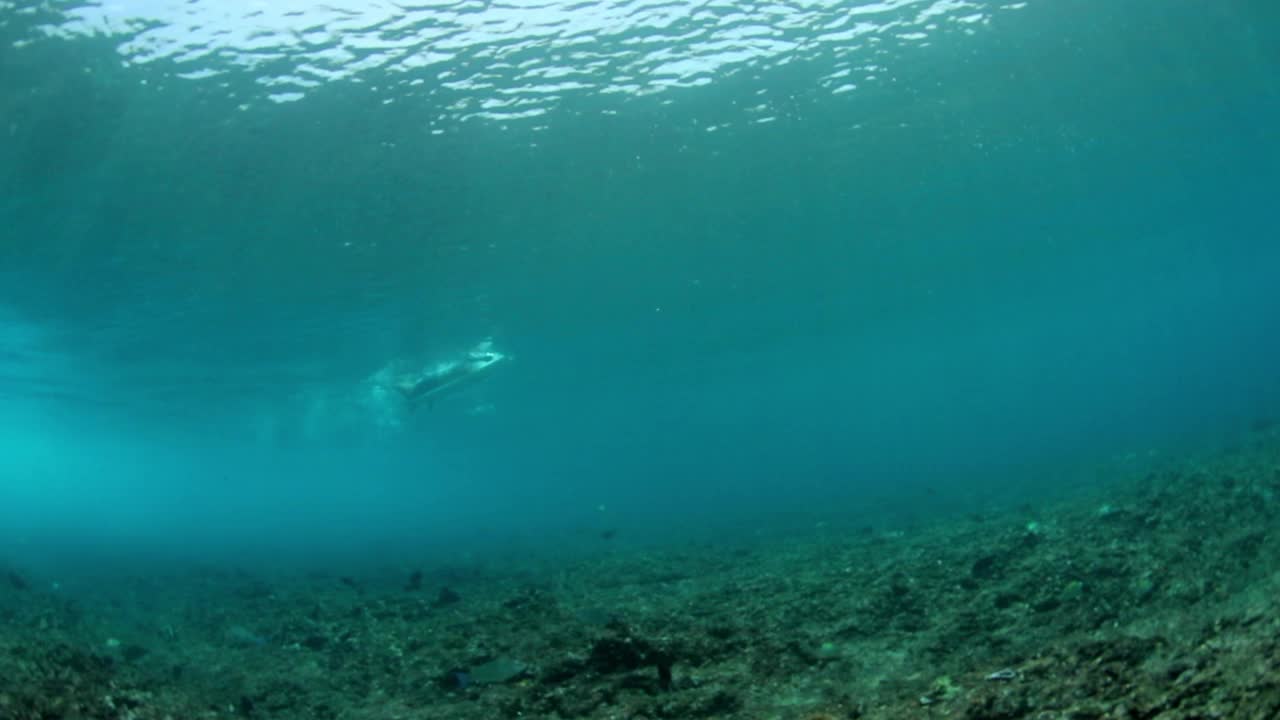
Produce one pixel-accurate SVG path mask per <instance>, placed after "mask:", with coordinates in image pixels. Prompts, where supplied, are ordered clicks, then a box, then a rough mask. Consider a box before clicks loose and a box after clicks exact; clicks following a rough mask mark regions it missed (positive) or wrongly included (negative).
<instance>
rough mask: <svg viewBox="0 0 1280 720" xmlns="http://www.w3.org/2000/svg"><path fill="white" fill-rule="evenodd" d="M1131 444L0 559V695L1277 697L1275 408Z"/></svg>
mask: <svg viewBox="0 0 1280 720" xmlns="http://www.w3.org/2000/svg"><path fill="white" fill-rule="evenodd" d="M1124 467H1127V468H1128V469H1121V470H1116V471H1114V472H1113V473H1112V476H1109V477H1107V478H1106V479H1105V482H1100V483H1099V482H1091V483H1086V484H1084V485H1082V486H1080V487H1078V488H1077V489H1076V490H1074V491H1071V492H1067V493H1063V494H1060V495H1059V496H1058V497H1057V498H1056V499H1055V500H1054V501H1053V502H1052V503H1047V504H1043V505H1040V506H1036V507H1030V506H1022V507H1011V508H1010V509H1008V510H1001V511H995V512H989V513H986V514H984V515H982V516H977V515H968V516H965V517H951V518H950V519H942V520H938V521H935V522H932V523H929V524H926V525H923V526H917V527H914V528H911V529H909V530H892V529H885V528H880V529H876V528H869V529H861V530H858V529H855V528H853V527H850V528H849V529H848V530H847V531H846V530H835V529H832V528H825V529H823V530H822V531H821V532H816V531H815V532H812V533H806V534H802V535H796V536H793V537H790V538H785V539H777V540H771V541H769V542H761V543H756V544H752V545H741V544H739V545H732V544H725V545H724V546H723V547H721V546H717V545H716V544H714V543H713V544H710V545H705V544H698V545H696V546H683V547H680V548H674V549H668V550H662V551H656V550H654V549H652V548H650V549H639V548H636V549H634V550H626V549H625V544H622V545H618V544H617V542H620V541H615V547H616V549H614V550H611V551H610V552H608V553H605V554H601V555H598V556H596V557H593V558H591V559H578V560H575V561H572V562H568V563H564V564H562V565H561V566H559V567H556V566H554V565H551V564H545V565H542V566H539V567H537V568H536V569H534V568H530V569H527V570H526V571H524V572H523V573H520V574H518V575H516V574H512V573H503V572H498V571H495V570H492V569H488V570H468V569H466V568H461V569H460V568H456V567H455V568H450V569H433V568H423V569H422V571H421V572H416V573H410V572H405V573H403V574H401V575H399V576H397V577H395V578H381V579H379V578H351V577H346V578H344V577H325V576H319V575H315V574H311V575H308V576H306V577H296V578H291V579H283V580H282V579H279V578H276V577H272V578H265V577H254V576H252V575H248V574H245V573H237V572H226V571H222V572H216V571H211V570H207V571H200V570H192V571H191V572H190V573H188V574H186V575H184V576H183V577H182V578H167V579H166V578H164V577H154V576H152V577H137V578H120V579H118V581H117V583H118V584H119V585H121V586H122V587H124V588H125V590H126V591H127V592H123V593H122V592H121V591H120V590H119V589H118V588H117V589H116V591H114V592H113V593H112V597H113V598H115V599H114V600H112V601H110V602H108V601H106V600H105V599H103V600H99V601H96V602H95V601H90V600H87V599H81V600H72V599H70V598H68V597H66V596H65V595H64V594H63V593H62V591H59V590H58V589H56V588H54V587H53V586H52V585H51V583H50V582H49V579H48V578H42V577H39V576H38V575H37V574H35V573H34V572H31V571H24V569H23V568H22V567H21V566H13V567H5V568H0V581H2V582H0V718H3V720H37V719H38V720H87V719H101V720H107V719H120V720H124V719H129V718H138V719H150V718H157V719H158V718H173V719H174V720H183V719H186V718H192V719H195V718H280V719H289V720H293V719H298V720H302V719H306V720H326V719H329V718H334V719H338V718H343V719H346V718H350V719H352V720H357V719H358V720H366V719H367V720H375V719H376V720H394V719H397V718H450V719H453V720H472V719H474V720H502V719H504V718H596V719H600V720H603V719H606V718H609V719H614V718H616V719H619V720H623V719H631V720H640V719H642V718H645V719H656V718H751V719H759V720H766V719H771V718H777V719H779V720H791V719H801V720H803V719H809V720H817V719H818V718H824V719H825V718H868V719H871V718H885V719H888V718H929V717H953V718H988V719H993V720H994V719H1010V720H1012V719H1013V718H1029V719H1031V718H1034V719H1035V720H1050V719H1057V718H1071V719H1073V720H1083V719H1087V718H1117V719H1118V718H1162V719H1168V720H1172V719H1174V718H1188V719H1189V718H1258V719H1259V720H1263V719H1265V720H1271V719H1274V718H1280V611H1278V610H1280V532H1277V528H1278V522H1280V432H1277V431H1276V430H1275V429H1272V428H1268V427H1262V426H1260V427H1258V428H1255V430H1254V432H1253V433H1252V434H1250V435H1249V436H1248V437H1247V438H1246V439H1244V440H1242V441H1241V442H1240V443H1239V444H1238V445H1237V446H1235V447H1233V448H1230V449H1226V450H1218V451H1214V452H1213V453H1206V454H1201V455H1198V456H1194V457H1190V456H1189V457H1184V458H1179V459H1176V460H1166V461H1162V462H1159V463H1154V464H1146V466H1144V467H1142V468H1141V469H1139V468H1138V467H1137V465H1135V464H1130V465H1127V466H1125V465H1123V464H1122V468H1124ZM130 595H131V596H132V599H131V600H130V599H128V598H129V597H130ZM121 597H124V598H126V599H125V600H121V599H120V598H121Z"/></svg>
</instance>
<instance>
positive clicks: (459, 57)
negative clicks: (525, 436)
mask: <svg viewBox="0 0 1280 720" xmlns="http://www.w3.org/2000/svg"><path fill="white" fill-rule="evenodd" d="M1026 5H1027V3H1025V2H1016V3H987V2H964V1H957V0H889V1H888V2H874V3H858V2H776V3H769V2H762V3H754V2H747V3H744V2H517V3H505V2H479V1H475V2H439V3H427V4H395V3H381V2H359V3H346V4H342V3H312V2H297V1H292V2H226V3H214V2H170V3H164V2H138V1H130V2H116V3H101V4H89V5H84V6H81V7H78V8H74V9H70V10H68V11H67V12H66V17H65V18H63V19H61V20H60V22H58V23H56V24H51V25H47V26H45V27H44V30H45V32H46V33H48V34H50V35H54V36H60V37H75V36H84V35H102V34H105V35H108V36H111V37H112V38H113V41H115V42H117V48H118V50H119V52H120V54H121V55H122V56H123V57H125V58H127V59H128V61H129V62H131V63H152V62H165V63H168V64H171V68H172V72H173V73H174V75H175V76H177V77H182V78H188V79H208V78H218V77H225V76H227V75H235V74H237V73H240V72H244V71H249V72H252V73H253V74H254V75H255V76H256V77H255V80H256V82H257V83H258V84H259V85H260V86H261V89H260V92H257V93H245V97H244V98H243V99H244V100H245V102H252V101H254V100H257V99H259V98H260V97H261V96H265V97H266V98H268V99H270V100H273V101H277V102H288V101H294V100H300V99H302V98H304V97H306V95H307V93H308V92H309V91H311V90H313V89H315V88H317V87H320V86H322V85H324V84H325V83H329V82H332V81H335V80H354V81H360V82H363V83H367V84H369V85H371V86H374V87H375V88H376V92H377V94H378V95H379V96H380V97H381V98H382V100H383V101H384V102H394V101H396V100H398V99H405V98H408V97H420V96H421V97H429V98H432V99H434V100H435V101H436V102H438V103H440V105H441V107H442V108H446V110H445V116H446V117H447V118H453V119H470V118H482V119H488V120H514V119H520V118H537V117H543V116H545V115H546V114H547V113H549V112H552V111H554V109H555V108H557V107H559V106H560V105H561V104H562V103H563V102H565V101H570V102H572V101H573V100H574V99H575V98H579V97H589V96H592V95H596V94H601V93H604V94H621V95H624V96H634V95H644V94H648V93H656V92H662V91H664V90H670V89H673V88H690V87H699V86H704V85H709V84H712V83H719V82H726V81H731V80H735V79H736V78H738V77H739V76H741V78H742V79H741V81H740V82H742V83H744V84H747V85H752V86H754V87H756V88H757V89H758V90H760V91H762V92H765V93H767V90H768V89H769V86H770V83H768V82H767V81H764V80H763V79H762V78H761V73H764V72H768V71H770V70H771V69H776V68H778V67H781V66H785V65H790V64H810V63H820V64H821V65H822V69H821V72H818V73H814V74H813V77H812V82H813V83H814V85H815V87H817V88H820V89H822V90H823V91H828V92H831V93H836V94H838V93H844V92H850V91H853V90H856V89H858V87H859V86H861V85H870V86H875V85H877V84H882V83H886V82H888V83H892V82H893V81H894V79H895V78H896V77H898V75H899V73H900V72H901V70H900V68H898V67H896V66H897V65H898V64H899V63H900V62H902V61H903V60H904V54H905V53H909V52H910V51H911V50H912V49H914V48H919V47H925V46H928V45H930V44H932V43H935V42H938V41H944V42H945V41H947V40H948V38H949V37H950V36H953V35H957V34H959V35H976V34H979V33H981V32H983V31H984V30H989V28H990V25H991V23H992V21H993V20H994V19H997V18H998V17H999V16H1000V15H1003V14H1005V13H1008V12H1010V11H1013V10H1017V9H1020V8H1024V7H1025V6H1026ZM775 89H776V88H775ZM779 100H780V99H779V98H774V97H767V96H766V97H762V98H760V102H759V103H758V104H756V105H754V106H752V107H744V108H742V110H743V111H744V112H745V114H744V116H742V117H741V118H738V120H739V121H753V122H768V121H770V120H773V119H776V116H777V114H778V113H780V112H785V111H786V108H785V107H783V106H780V105H779ZM544 121H545V118H544ZM713 127H714V126H713Z"/></svg>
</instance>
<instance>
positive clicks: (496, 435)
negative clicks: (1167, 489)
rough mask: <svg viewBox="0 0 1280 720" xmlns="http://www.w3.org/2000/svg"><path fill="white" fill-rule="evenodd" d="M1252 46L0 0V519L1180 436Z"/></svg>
mask: <svg viewBox="0 0 1280 720" xmlns="http://www.w3.org/2000/svg"><path fill="white" fill-rule="evenodd" d="M37 8H38V9H37ZM1278 71H1280V6H1274V5H1273V4H1271V3H1264V2H1243V1H1242V2H1222V3H1214V4H1211V5H1206V4H1205V3H1202V2H1192V1H1191V0H1145V1H1143V0H1134V1H1133V2H1126V3H1103V2H1075V3H1068V2H1052V1H1050V0H1030V1H1029V2H959V1H948V0H936V1H933V0H886V1H885V2H880V3H865V2H809V1H805V0H788V1H787V2H779V3H774V4H763V3H739V2H723V3H716V2H711V3H684V2H665V3H664V2H640V1H639V0H631V1H629V2H627V1H616V2H615V1H607V2H606V1H599V2H567V1H566V2H559V1H557V0H545V1H543V2H534V1H532V0H527V1H526V0H521V1H520V2H505V3H503V2H492V3H485V2H471V1H469V2H438V3H425V4H422V5H416V6H411V5H394V4H391V3H381V2H351V1H349V2H346V3H329V4H328V5H325V6H324V7H323V9H317V7H315V6H313V4H311V3H304V2H287V3H249V2H239V1H237V2H200V1H197V2H176V1H175V2H161V1H159V0H124V1H122V2H115V3H98V2H86V3H43V4H39V5H34V4H32V3H24V2H0V139H2V142H0V343H2V344H0V402H2V403H3V404H2V405H0V428H2V431H0V432H2V434H0V492H2V493H3V495H4V497H3V498H0V500H2V502H0V528H3V530H2V531H0V532H3V534H4V535H5V540H6V542H7V543H8V545H7V546H8V547H10V548H25V550H22V551H19V550H15V551H14V552H25V553H27V554H29V555H31V556H33V557H43V556H48V557H53V556H58V555H61V554H63V553H65V552H66V551H72V553H73V554H74V553H82V552H83V551H84V549H85V548H87V547H90V546H93V547H99V548H107V549H114V550H118V551H119V552H122V553H124V554H125V555H127V556H128V555H136V556H144V555H150V554H154V553H157V552H158V553H160V554H162V555H167V554H169V553H173V552H177V553H179V554H180V555H184V556H185V555H188V554H194V555H198V556H211V555H212V556H219V555H228V556H229V557H231V558H233V559H237V560H244V559H245V557H246V555H247V554H248V549H250V548H254V550H253V557H255V558H257V557H266V556H270V555H271V553H272V552H279V553H283V555H282V557H295V556H296V554H297V553H298V552H305V553H309V554H311V555H312V556H313V559H319V560H320V561H325V560H326V559H334V558H342V559H354V560H356V561H359V560H360V559H361V558H364V557H369V556H371V554H372V553H373V550H374V549H375V548H376V549H377V553H379V554H378V555H377V556H376V557H378V558H379V559H381V558H385V557H386V553H387V552H389V550H388V548H391V549H392V550H391V551H390V552H403V553H407V554H412V553H427V554H438V555H440V556H446V557H447V556H462V555H465V554H467V553H472V552H480V551H482V550H500V551H503V552H509V551H511V550H512V548H513V547H514V548H518V549H520V550H521V551H523V550H524V549H537V548H543V547H565V546H568V547H582V548H585V549H586V550H587V551H593V550H592V549H593V548H595V547H597V545H598V538H597V533H598V532H599V531H602V530H608V529H617V530H619V535H618V538H617V541H618V542H634V541H638V540H644V541H646V542H647V541H658V542H665V541H681V540H683V539H685V538H688V537H691V536H701V535H699V533H701V534H702V535H705V534H706V533H708V532H711V533H714V534H717V535H718V536H722V537H723V536H731V535H750V534H752V533H757V532H768V531H770V530H771V529H783V528H785V527H789V526H790V524H794V525H797V526H800V527H806V526H810V525H812V524H813V523H815V522H821V521H824V520H832V519H845V518H848V519H851V520H850V521H851V522H867V523H873V524H875V523H878V524H883V525H890V524H895V523H896V524H903V523H910V522H913V521H915V520H916V519H918V518H919V517H923V516H929V515H931V514H937V513H941V514H946V513H953V512H958V511H974V510H981V509H982V508H984V507H986V506H987V505H988V504H991V503H996V502H1000V501H1002V499H1007V498H1013V497H1017V498H1020V499H1026V498H1032V499H1034V498H1035V497H1037V496H1038V494H1044V493H1051V492H1055V491H1060V490H1061V489H1062V488H1063V487H1064V486H1071V485H1075V484H1079V483H1081V482H1090V481H1091V478H1093V473H1092V471H1091V470H1090V468H1092V467H1096V466H1097V464H1099V463H1105V462H1110V461H1113V460H1115V459H1116V458H1130V459H1134V458H1137V459H1138V460H1137V461H1142V459H1143V458H1151V457H1168V456H1176V455H1177V453H1178V452H1180V451H1183V450H1185V449H1188V448H1193V447H1197V446H1199V445H1201V444H1205V443H1212V442H1217V441H1219V440H1220V439H1222V438H1228V437H1230V436H1231V435H1232V434H1233V433H1237V432H1240V431H1241V430H1242V429H1244V428H1246V427H1248V425H1249V424H1250V423H1252V422H1255V421H1257V420H1259V419H1263V418H1268V417H1272V416H1274V415H1275V413H1277V411H1280V370H1278V368H1280V283H1278V282H1277V277H1280V234H1278V232H1277V230H1278V225H1280V221H1278V219H1277V215H1276V201H1275V196H1276V188H1277V187H1280V133H1278V132H1277V128H1280V80H1277V78H1278V77H1280V72H1278ZM485 338H492V339H493V341H494V343H495V345H496V346H497V347H499V348H500V349H501V350H502V351H503V352H506V353H510V354H511V355H512V356H513V359H512V360H511V361H510V362H507V363H505V366H504V367H501V368H499V369H497V370H495V371H494V373H493V375H492V377H490V378H488V379H487V380H485V381H484V382H482V383H479V384H477V385H475V386H474V387H473V388H471V389H470V390H469V391H468V393H466V394H464V395H459V396H456V397H453V398H448V399H446V400H443V401H441V402H439V403H438V404H437V405H435V406H434V407H432V408H429V409H421V410H419V411H417V412H413V413H409V412H406V411H405V409H404V408H403V407H402V406H401V404H400V403H398V402H396V398H395V397H394V394H393V393H389V392H388V391H387V385H386V381H387V377H388V375H387V373H388V369H389V368H405V367H410V366H423V365H425V364H430V363H433V362H436V361H438V360H440V359H442V358H446V357H449V356H450V355H453V354H456V353H459V352H462V351H464V350H465V349H466V348H468V347H471V346H472V345H474V344H475V343H477V342H479V341H481V340H483V339H485ZM588 545H589V546H590V547H587V546H588Z"/></svg>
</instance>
